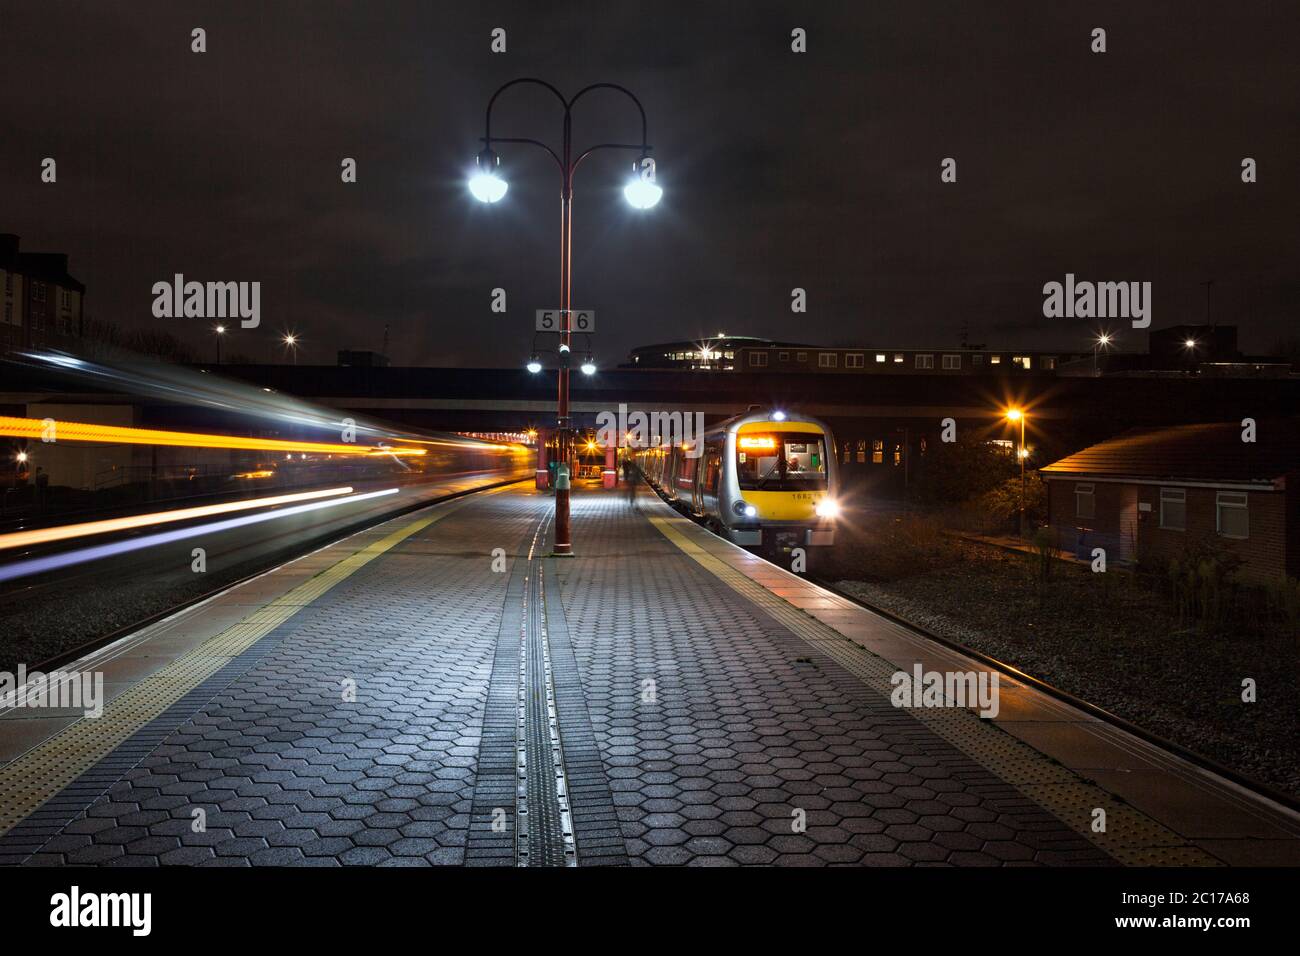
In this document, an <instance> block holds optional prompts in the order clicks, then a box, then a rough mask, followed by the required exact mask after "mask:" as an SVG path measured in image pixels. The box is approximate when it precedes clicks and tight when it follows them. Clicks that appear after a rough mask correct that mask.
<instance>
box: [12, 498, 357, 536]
mask: <svg viewBox="0 0 1300 956" xmlns="http://www.w3.org/2000/svg"><path fill="white" fill-rule="evenodd" d="M350 494H352V488H351V486H347V487H342V488H325V489H322V490H320V491H301V492H296V493H294V494H288V495H271V496H270V497H266V498H248V499H245V500H244V501H227V502H223V503H221V504H215V505H200V506H199V507H195V508H175V509H173V510H170V511H154V512H150V513H149V514H139V515H127V516H126V517H124V518H106V519H104V520H102V521H82V522H78V523H77V524H65V525H58V526H56V527H53V528H36V529H34V530H31V531H14V532H12V533H10V534H0V551H3V550H6V549H8V548H23V547H32V546H34V545H41V544H52V543H54V542H56V541H67V540H68V539H70V538H85V537H89V536H91V535H97V534H108V533H110V532H114V531H131V530H134V529H137V528H147V527H151V526H153V525H159V524H171V523H173V522H177V521H190V520H192V519H195V518H210V517H213V516H214V515H221V514H230V513H231V512H235V511H249V510H251V509H253V508H273V507H276V506H278V505H287V504H292V503H294V502H299V501H311V500H314V499H317V498H330V497H335V496H337V495H350Z"/></svg>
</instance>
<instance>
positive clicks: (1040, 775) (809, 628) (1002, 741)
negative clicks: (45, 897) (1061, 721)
mask: <svg viewBox="0 0 1300 956" xmlns="http://www.w3.org/2000/svg"><path fill="white" fill-rule="evenodd" d="M649 520H650V522H651V524H653V525H654V526H655V527H656V528H657V529H658V530H659V531H660V532H661V533H662V534H663V535H664V537H666V538H667V539H668V540H669V541H671V542H672V543H673V544H674V545H675V546H676V547H678V548H679V549H680V550H681V551H683V552H684V553H685V554H687V555H688V556H690V557H691V558H692V559H694V560H695V561H696V562H697V563H698V564H700V565H701V566H702V567H704V568H705V569H707V570H708V571H709V572H710V573H711V574H713V575H714V576H715V577H717V578H718V579H719V580H721V581H722V582H723V583H725V584H726V585H727V586H728V587H730V588H731V589H732V590H734V591H736V592H737V593H738V594H740V595H741V596H742V597H744V598H745V599H746V600H748V601H751V602H752V603H754V604H755V605H757V606H759V607H761V608H763V610H764V611H766V612H767V613H768V614H769V615H771V616H772V617H773V618H774V619H776V620H777V621H779V622H780V623H781V624H782V625H783V626H785V627H787V628H788V629H789V630H790V631H791V632H792V633H794V634H797V635H798V636H799V637H800V638H802V639H803V640H805V641H807V642H808V643H809V644H811V645H812V646H814V647H816V648H817V649H819V650H820V651H822V652H823V653H825V654H826V655H828V656H829V657H831V658H832V659H833V660H835V661H836V662H837V663H839V664H840V665H841V666H842V667H844V668H845V669H846V670H848V671H849V672H850V673H852V674H854V675H855V676H856V677H858V678H859V679H860V680H861V681H862V682H863V683H864V684H866V685H867V686H868V687H869V688H871V690H873V691H875V692H876V693H878V694H881V695H883V696H884V697H886V698H888V697H889V696H890V694H891V692H892V690H893V687H892V684H891V682H890V679H891V678H892V676H893V675H894V674H895V673H896V672H897V670H898V668H897V667H896V666H895V665H894V664H892V663H891V662H889V661H886V660H884V659H883V658H881V657H877V656H876V655H874V654H872V653H871V652H870V651H867V650H866V649H864V648H863V647H861V646H860V645H858V644H856V643H854V642H853V641H851V640H850V639H849V638H847V637H844V636H843V635H842V634H840V633H839V632H838V631H836V630H834V629H833V628H831V627H830V626H828V625H826V624H824V623H822V622H821V621H819V620H817V619H816V618H814V617H812V616H811V615H809V614H807V613H805V612H804V611H802V610H800V609H799V608H797V607H795V606H794V605H792V604H790V603H789V602H788V601H786V600H784V599H783V598H781V597H780V596H779V595H777V594H774V593H772V592H771V591H769V590H768V589H767V588H765V587H763V586H762V585H761V584H758V583H757V582H755V581H752V580H751V579H750V578H748V577H746V576H745V575H744V574H742V573H741V572H740V571H737V570H736V569H735V568H733V567H731V566H730V565H729V564H727V563H726V562H725V561H722V560H720V559H718V558H716V557H714V556H713V555H711V554H710V553H709V552H708V551H707V550H705V549H704V548H702V547H700V546H699V545H698V544H696V543H695V542H693V541H691V539H690V538H689V537H688V536H687V535H686V534H685V533H683V530H682V529H680V528H678V527H675V525H678V524H682V525H685V524H687V521H686V519H684V518H661V517H650V519H649ZM691 527H692V528H693V527H694V526H693V525H692V526H691ZM903 709H905V710H907V712H908V713H909V714H911V715H912V716H913V717H915V718H916V719H917V720H919V721H920V722H921V723H922V724H924V725H925V726H926V727H928V728H929V729H930V730H932V731H933V732H934V733H936V734H938V735H939V736H940V737H942V738H943V739H944V740H946V741H948V742H949V743H950V744H952V745H953V746H954V747H956V748H958V749H959V750H961V751H962V752H963V753H965V754H967V755H968V756H970V757H971V758H972V759H974V760H976V761H977V762H979V763H980V764H981V765H982V766H984V767H986V768H987V769H988V770H990V771H991V772H992V773H994V774H996V775H997V776H998V777H999V778H1001V779H1002V780H1004V781H1005V782H1006V783H1008V784H1011V785H1012V786H1014V787H1016V789H1017V790H1019V791H1020V792H1021V793H1023V794H1024V795H1025V796H1026V797H1028V798H1029V799H1031V800H1033V801H1034V802H1035V803H1037V804H1038V805H1039V806H1041V807H1043V808H1044V809H1045V810H1047V811H1048V812H1050V813H1051V814H1052V815H1053V816H1055V817H1056V818H1057V819H1059V820H1061V821H1062V822H1063V823H1065V824H1066V825H1067V826H1069V827H1070V828H1071V829H1072V830H1074V831H1075V832H1077V833H1079V834H1081V835H1082V836H1084V837H1086V838H1087V839H1088V840H1090V841H1091V842H1092V843H1094V844H1095V845H1096V846H1098V847H1100V848H1101V849H1102V850H1104V851H1105V852H1106V853H1108V854H1109V855H1110V856H1111V857H1113V858H1114V859H1115V860H1117V861H1118V862H1120V863H1123V864H1125V865H1127V866H1220V865H1222V864H1221V862H1220V861H1219V860H1216V859H1215V858H1214V857H1212V856H1210V855H1209V854H1208V853H1205V852H1204V851H1203V850H1201V849H1200V848H1199V847H1196V846H1195V845H1193V844H1191V843H1189V842H1188V841H1187V840H1185V839H1184V838H1182V837H1180V836H1179V835H1178V834H1176V833H1174V832H1173V831H1172V830H1170V829H1169V828H1167V827H1165V826H1163V825H1161V824H1160V823H1159V822H1157V821H1156V820H1153V819H1152V818H1151V817H1149V816H1147V815H1146V814H1144V813H1141V812H1140V811H1138V810H1136V809H1135V808H1133V807H1131V806H1129V805H1128V804H1126V803H1122V802H1121V801H1119V800H1117V799H1116V798H1115V797H1114V796H1113V795H1112V794H1110V793H1108V792H1106V791H1105V790H1103V789H1102V788H1100V787H1098V786H1096V785H1094V784H1090V783H1087V782H1085V781H1084V780H1083V779H1082V778H1080V777H1079V776H1078V775H1076V774H1075V773H1073V772H1072V771H1070V770H1069V769H1067V768H1066V767H1064V766H1062V765H1061V764H1058V763H1056V762H1055V761H1053V760H1051V759H1050V758H1048V757H1045V756H1044V755H1042V754H1040V753H1039V752H1038V751H1036V750H1034V749H1033V748H1032V747H1030V746H1029V745H1028V744H1026V743H1024V742H1022V741H1019V740H1017V739H1016V738H1014V737H1012V736H1011V735H1010V734H1008V733H1006V732H1005V731H1003V730H1001V729H1000V728H998V727H997V726H996V725H995V724H992V723H990V722H989V721H986V720H984V719H982V718H980V717H979V716H978V715H977V714H975V713H973V712H972V711H969V710H966V709H964V708H925V707H922V708H903ZM1095 808H1101V809H1103V810H1105V812H1106V832H1104V833H1094V832H1093V831H1092V826H1091V823H1092V811H1093V810H1094V809H1095Z"/></svg>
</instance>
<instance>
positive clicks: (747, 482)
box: [736, 432, 826, 491]
mask: <svg viewBox="0 0 1300 956" xmlns="http://www.w3.org/2000/svg"><path fill="white" fill-rule="evenodd" d="M736 475H737V478H738V479H739V482H740V490H741V491H809V490H813V489H824V488H825V487H826V444H825V440H824V439H823V436H821V435H815V434H812V433H810V432H786V433H773V434H744V435H738V436H737V438H736Z"/></svg>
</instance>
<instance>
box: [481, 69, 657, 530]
mask: <svg viewBox="0 0 1300 956" xmlns="http://www.w3.org/2000/svg"><path fill="white" fill-rule="evenodd" d="M522 83H528V84H533V85H535V86H540V87H542V88H544V89H546V90H549V91H550V92H551V93H552V94H554V96H555V98H556V99H558V100H559V101H560V105H561V106H562V107H563V108H564V126H563V143H562V146H561V151H560V152H559V153H558V154H557V153H556V152H555V150H553V149H552V148H551V147H550V146H548V145H546V144H545V143H543V142H541V141H540V140H535V139H529V138H526V137H505V136H493V135H492V106H493V105H494V104H495V103H496V101H497V97H499V96H500V95H501V94H502V93H504V92H505V91H506V90H508V89H509V88H510V87H512V86H516V85H519V84H522ZM600 89H607V90H615V91H617V92H619V93H622V94H623V95H625V96H627V97H628V98H629V99H630V100H631V101H632V102H633V103H634V104H635V105H636V108H637V112H638V113H639V114H640V116H641V142H640V143H599V144H597V145H595V146H591V147H589V148H587V149H585V150H583V151H582V152H581V153H579V154H578V155H577V156H576V157H575V156H574V155H573V106H574V104H575V103H577V102H578V100H579V99H581V98H582V97H583V96H585V95H586V94H587V93H590V92H592V91H593V90H600ZM484 133H485V135H484V136H483V152H481V153H480V154H479V158H478V166H479V177H481V178H482V180H483V181H481V182H480V183H479V184H478V185H479V187H480V188H478V189H476V188H475V183H474V182H473V181H471V183H470V188H471V191H473V192H474V195H475V196H476V198H479V199H481V200H483V201H485V202H496V201H498V200H499V199H501V197H502V196H504V195H505V191H506V185H505V183H504V182H503V181H501V180H500V178H499V177H498V176H497V174H496V167H497V165H498V164H499V160H498V159H497V156H496V154H495V153H494V152H493V151H492V144H493V143H527V144H529V145H532V146H538V147H540V148H541V149H544V150H546V152H547V153H549V154H550V157H551V158H552V159H553V160H555V163H556V165H557V166H558V167H559V169H560V330H559V333H560V348H559V352H560V363H559V376H558V377H559V382H558V386H557V390H556V391H557V395H556V442H557V445H558V450H557V452H556V454H557V455H558V457H559V462H560V467H561V468H564V469H565V472H564V474H559V469H557V475H558V479H557V481H556V488H555V550H554V553H555V554H556V555H566V556H567V555H571V554H572V553H573V542H572V535H571V530H570V526H569V487H568V484H569V482H568V477H567V466H568V460H569V446H570V437H571V436H570V434H569V431H570V424H571V423H570V421H569V358H570V356H571V355H572V345H573V326H572V304H573V303H572V298H571V294H572V286H573V174H574V172H575V171H576V170H577V168H578V166H579V164H581V163H582V161H583V160H584V159H586V158H587V157H588V156H590V155H591V154H592V153H594V152H596V151H597V150H600V149H631V150H639V151H640V153H641V167H642V169H643V170H644V169H645V167H646V165H647V160H648V157H649V155H650V152H651V150H652V148H653V147H651V146H650V144H649V142H648V141H647V138H646V117H645V108H644V107H643V106H642V105H641V101H640V100H638V99H637V98H636V96H635V95H633V93H632V92H631V91H630V90H628V89H626V88H625V87H622V86H619V85H618V84H617V83H593V84H592V85H590V86H586V87H583V88H582V89H581V90H579V91H578V92H577V93H575V94H574V95H573V96H572V97H571V98H567V99H566V98H565V96H564V94H563V93H561V92H560V91H559V90H558V89H556V88H555V87H554V86H553V85H552V84H550V83H548V82H546V81H545V80H539V79H536V78H534V77H528V76H525V77H519V78H517V79H514V80H511V81H509V82H508V83H505V84H503V85H502V86H501V87H499V88H498V89H497V91H496V92H495V93H493V94H492V98H491V99H489V100H488V105H487V115H486V121H485V124H484ZM648 165H649V169H650V181H651V182H653V171H654V167H653V162H652V161H651V162H649V164H648ZM643 176H644V173H643ZM631 188H632V187H631V185H630V184H629V187H628V190H630V189H631ZM628 190H625V195H627V197H628V201H629V202H632V203H633V205H637V206H638V207H639V208H647V207H648V206H651V205H654V203H655V202H657V201H658V198H659V196H658V192H659V190H658V188H657V187H654V188H653V189H651V190H650V191H649V196H648V197H647V196H646V194H645V193H644V192H641V193H638V194H637V199H634V198H633V194H632V193H631V192H629V191H628Z"/></svg>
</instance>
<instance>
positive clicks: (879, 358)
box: [876, 352, 885, 362]
mask: <svg viewBox="0 0 1300 956" xmlns="http://www.w3.org/2000/svg"><path fill="white" fill-rule="evenodd" d="M884 360H885V353H884V352H877V353H876V361H877V362H883V361H884Z"/></svg>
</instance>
